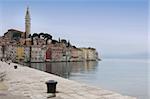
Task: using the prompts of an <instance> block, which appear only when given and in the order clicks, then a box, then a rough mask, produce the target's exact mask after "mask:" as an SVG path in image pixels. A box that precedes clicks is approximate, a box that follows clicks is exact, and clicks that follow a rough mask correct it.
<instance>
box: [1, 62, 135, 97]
mask: <svg viewBox="0 0 150 99" xmlns="http://www.w3.org/2000/svg"><path fill="white" fill-rule="evenodd" d="M0 65H1V67H2V68H3V69H4V70H5V72H6V77H5V79H4V83H5V84H6V85H7V86H8V92H9V93H11V94H12V95H15V96H17V95H20V96H24V97H26V98H28V99H136V98H134V97H130V96H123V95H120V94H118V93H115V92H112V91H108V90H104V89H101V88H96V87H91V86H88V85H86V84H83V83H78V82H75V81H71V80H68V79H64V78H61V77H58V76H55V75H52V74H48V73H45V72H43V71H39V70H36V69H32V68H29V67H26V66H21V65H18V64H17V66H18V68H17V69H14V65H16V64H14V63H11V65H8V64H7V63H4V62H0ZM48 80H56V81H57V82H58V84H57V93H56V94H55V96H56V97H53V96H54V95H53V94H48V93H47V88H46V84H45V82H46V81H48ZM20 99H22V98H20Z"/></svg>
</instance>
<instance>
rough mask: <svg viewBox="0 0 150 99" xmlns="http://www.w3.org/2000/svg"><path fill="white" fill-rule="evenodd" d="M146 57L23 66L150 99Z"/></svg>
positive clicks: (123, 93)
mask: <svg viewBox="0 0 150 99" xmlns="http://www.w3.org/2000/svg"><path fill="white" fill-rule="evenodd" d="M149 63H150V61H149V60H147V59H103V60H101V61H87V62H52V63H30V64H29V63H28V64H26V65H27V66H29V67H31V68H35V69H38V70H41V71H45V72H48V73H51V74H55V75H57V76H61V77H63V78H66V79H70V80H74V81H77V82H81V83H86V84H88V85H90V86H96V87H99V88H103V89H106V90H111V91H115V92H118V93H120V94H122V95H128V96H133V97H137V99H150V97H149V96H148V89H149V86H148V85H149V83H148V82H149V81H150V78H149V77H150V74H149V73H148V71H149V70H150V68H149V67H148V64H149Z"/></svg>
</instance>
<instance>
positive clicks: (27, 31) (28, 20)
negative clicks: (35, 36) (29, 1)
mask: <svg viewBox="0 0 150 99" xmlns="http://www.w3.org/2000/svg"><path fill="white" fill-rule="evenodd" d="M30 31H31V18H30V13H29V7H27V11H26V16H25V38H28V37H29V34H30Z"/></svg>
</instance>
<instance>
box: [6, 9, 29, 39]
mask: <svg viewBox="0 0 150 99" xmlns="http://www.w3.org/2000/svg"><path fill="white" fill-rule="evenodd" d="M30 32H31V18H30V12H29V7H27V10H26V15H25V31H24V32H23V31H19V30H16V29H9V30H8V31H7V32H6V33H4V37H5V38H8V39H10V40H16V41H19V40H20V39H21V38H24V39H27V38H28V37H29V35H30Z"/></svg>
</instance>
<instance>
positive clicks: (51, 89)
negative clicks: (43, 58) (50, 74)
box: [46, 80, 57, 93]
mask: <svg viewBox="0 0 150 99" xmlns="http://www.w3.org/2000/svg"><path fill="white" fill-rule="evenodd" d="M46 84H47V93H56V84H57V82H56V81H54V80H49V81H47V82H46Z"/></svg>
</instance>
